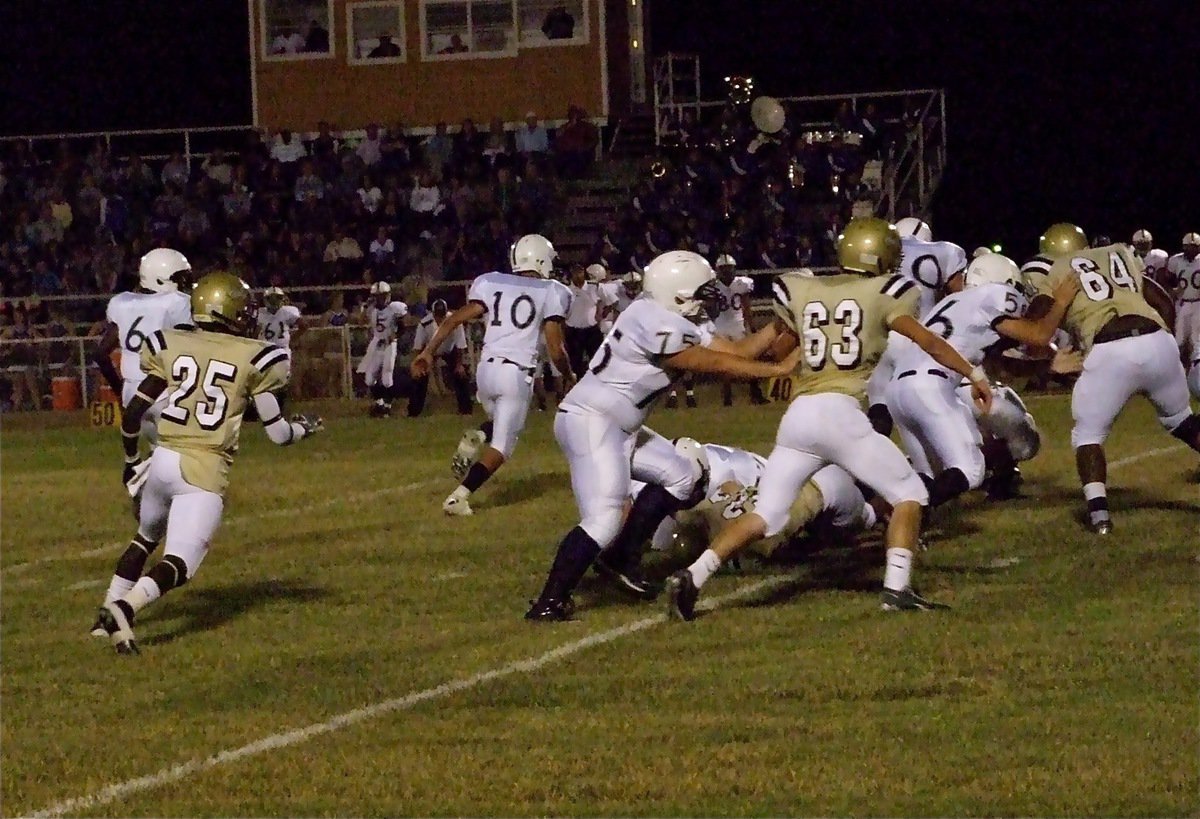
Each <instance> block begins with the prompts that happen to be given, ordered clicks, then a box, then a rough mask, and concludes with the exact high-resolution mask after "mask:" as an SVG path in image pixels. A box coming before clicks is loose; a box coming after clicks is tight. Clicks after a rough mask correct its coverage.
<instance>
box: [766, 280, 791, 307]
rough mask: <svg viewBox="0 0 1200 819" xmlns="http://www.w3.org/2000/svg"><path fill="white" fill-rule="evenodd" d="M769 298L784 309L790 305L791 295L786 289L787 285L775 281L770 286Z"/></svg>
mask: <svg viewBox="0 0 1200 819" xmlns="http://www.w3.org/2000/svg"><path fill="white" fill-rule="evenodd" d="M771 296H772V297H773V298H774V299H775V301H777V302H778V303H779V304H781V305H783V306H784V307H787V306H788V305H789V304H791V303H792V294H791V292H790V291H789V290H788V289H787V284H785V283H784V281H783V279H776V280H775V281H774V282H773V283H772V284H771Z"/></svg>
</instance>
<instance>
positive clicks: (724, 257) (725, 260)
mask: <svg viewBox="0 0 1200 819" xmlns="http://www.w3.org/2000/svg"><path fill="white" fill-rule="evenodd" d="M713 267H737V262H736V261H734V259H733V257H732V256H730V255H729V254H728V253H722V254H721V255H720V256H718V257H717V263H716V264H715V265H713Z"/></svg>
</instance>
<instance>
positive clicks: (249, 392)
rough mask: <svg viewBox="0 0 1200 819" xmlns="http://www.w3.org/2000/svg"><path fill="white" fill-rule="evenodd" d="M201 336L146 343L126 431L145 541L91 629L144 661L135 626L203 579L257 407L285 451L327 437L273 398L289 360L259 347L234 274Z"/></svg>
mask: <svg viewBox="0 0 1200 819" xmlns="http://www.w3.org/2000/svg"><path fill="white" fill-rule="evenodd" d="M191 306H192V317H193V319H194V321H195V323H196V326H197V329H195V330H182V331H181V330H159V331H157V332H155V333H153V334H152V335H151V336H150V337H148V338H147V339H146V343H145V345H144V347H143V349H142V366H143V369H144V370H145V373H146V378H145V379H144V380H143V381H142V384H141V386H140V387H139V388H138V391H137V394H136V395H134V397H133V400H132V401H130V403H129V406H128V407H127V408H126V410H125V414H124V417H123V418H122V421H121V434H122V436H123V437H124V443H125V472H124V474H123V476H122V478H123V480H124V482H125V485H126V487H127V488H128V489H129V491H130V494H134V495H136V496H138V497H140V499H141V504H140V515H139V520H138V531H137V534H136V535H135V536H134V538H133V540H132V541H131V542H130V544H129V547H128V548H127V549H126V550H125V553H124V554H123V555H122V556H121V559H120V560H119V561H118V563H117V568H116V572H115V573H114V575H113V577H112V580H111V581H110V583H109V588H108V593H107V594H106V596H105V603H104V605H103V606H101V608H100V612H99V616H98V617H97V620H96V623H95V624H94V625H93V627H92V633H93V634H96V635H97V636H105V635H107V636H108V637H110V638H111V640H112V643H113V645H114V646H115V647H116V649H117V651H118V652H120V653H125V654H127V653H136V652H137V644H136V642H135V640H134V635H133V630H132V624H133V619H134V616H135V615H136V614H137V612H138V611H140V610H141V609H142V608H144V607H145V606H147V605H149V604H150V603H153V602H154V601H155V600H157V599H158V598H159V597H161V596H162V595H163V594H165V593H167V592H168V591H170V590H171V589H174V588H176V587H178V586H182V585H183V584H184V583H185V582H186V581H188V580H189V579H190V578H192V577H193V576H194V575H195V574H196V570H197V569H199V568H200V564H201V562H202V561H203V560H204V557H205V555H206V554H207V553H208V547H209V542H210V541H211V540H212V537H213V535H214V534H215V533H216V530H217V526H218V525H219V524H220V522H221V512H222V509H223V508H224V505H225V490H226V487H227V486H228V483H229V467H230V465H231V464H232V463H233V456H234V453H235V452H237V447H238V437H239V433H240V431H241V426H242V415H243V413H244V412H245V410H246V407H247V405H248V404H249V403H250V402H253V404H254V407H255V409H256V410H257V411H258V415H259V417H260V418H262V420H263V425H264V427H265V428H266V431H267V435H268V436H269V437H270V439H271V440H272V441H273V442H274V443H276V444H279V445H282V446H286V445H288V444H291V443H294V442H296V441H299V440H301V439H303V438H304V437H306V436H308V435H312V434H313V433H315V432H317V431H319V430H320V429H321V422H320V419H319V418H306V417H304V416H297V417H296V418H295V419H294V420H293V421H291V422H288V421H285V420H284V419H283V418H282V416H281V415H280V411H279V405H278V403H277V402H276V401H275V397H274V396H273V395H272V394H271V391H272V390H276V389H279V388H280V387H282V386H284V385H285V384H286V383H287V367H286V364H287V355H286V354H285V353H284V352H283V351H282V350H280V349H279V348H277V347H275V346H274V345H272V344H267V343H265V342H262V341H258V340H255V339H253V338H250V337H249V336H252V335H253V334H254V332H255V331H256V330H257V325H256V321H255V311H254V306H253V304H252V303H251V300H250V289H249V288H248V287H247V286H246V284H245V282H243V281H242V280H241V279H239V278H237V277H236V276H233V275H231V274H229V273H210V274H208V275H207V276H205V277H204V278H202V279H201V280H200V281H199V282H197V284H196V288H195V290H193V292H192V298H191ZM160 396H166V404H165V406H164V407H163V410H162V414H161V417H160V418H159V421H158V432H159V446H158V448H156V449H155V450H154V453H153V454H152V455H151V456H150V457H149V459H148V460H145V461H142V460H140V459H139V457H138V453H137V434H138V426H139V424H140V423H141V418H142V416H143V415H144V414H145V412H146V410H147V409H149V407H151V406H152V405H153V404H154V403H155V402H156V401H157V400H158V399H159V397H160ZM164 535H165V537H166V547H165V554H164V556H163V559H162V560H161V561H160V562H159V563H158V564H157V565H155V566H154V567H153V568H152V569H151V570H150V571H149V573H147V574H146V576H145V577H142V569H143V567H144V566H145V564H146V559H147V558H148V557H149V556H150V554H151V553H152V552H153V551H154V549H155V548H156V546H157V544H158V541H159V539H160V538H162V537H163V536H164Z"/></svg>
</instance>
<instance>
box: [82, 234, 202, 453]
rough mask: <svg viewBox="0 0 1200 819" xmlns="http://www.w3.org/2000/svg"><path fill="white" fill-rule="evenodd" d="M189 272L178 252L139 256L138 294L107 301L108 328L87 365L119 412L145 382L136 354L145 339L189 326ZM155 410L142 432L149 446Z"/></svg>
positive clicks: (161, 249) (159, 250) (189, 268)
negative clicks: (115, 360) (116, 358)
mask: <svg viewBox="0 0 1200 819" xmlns="http://www.w3.org/2000/svg"><path fill="white" fill-rule="evenodd" d="M191 273H192V266H191V265H190V264H189V263H188V260H187V258H186V257H184V255H183V254H182V253H180V252H179V251H177V250H171V249H169V248H156V249H154V250H151V251H150V252H149V253H147V254H146V255H145V256H143V257H142V259H141V262H140V264H139V265H138V287H137V289H136V290H133V291H130V292H128V293H118V294H117V295H115V296H113V297H112V298H111V299H110V300H109V302H108V309H107V310H106V311H105V317H106V318H107V319H108V322H109V324H108V327H107V329H106V330H105V332H104V336H103V337H102V338H101V339H100V344H99V346H98V347H97V348H96V352H95V353H94V354H93V356H92V360H93V361H94V362H95V363H96V366H97V367H99V369H100V372H101V374H102V375H103V376H104V378H105V380H106V381H108V383H109V386H111V387H112V388H113V391H114V392H116V393H117V394H119V395H120V396H121V406H122V407H128V406H129V402H130V401H131V400H133V396H134V394H135V393H137V388H138V385H139V384H141V383H142V379H143V378H145V377H146V376H145V373H143V372H142V362H141V355H140V354H141V350H142V345H143V344H144V343H145V341H146V339H147V338H149V337H150V336H152V335H154V333H156V332H158V331H159V330H168V329H171V328H173V327H178V326H189V325H191V323H192V306H191V301H190V300H189V298H188V295H187V293H188V291H189V290H190V289H191V285H192V282H191ZM118 347H119V348H120V350H121V372H120V374H119V375H118V373H117V371H116V370H115V369H113V366H112V360H111V359H110V358H109V356H110V355H111V354H112V351H113V350H115V349H117V348H118ZM159 409H161V407H160V406H155V407H151V408H150V410H149V411H148V412H147V413H146V417H145V422H146V424H145V428H144V429H143V430H142V432H143V435H144V437H145V439H146V440H147V441H149V442H150V443H151V444H152V443H153V442H154V437H155V421H156V420H157V419H158V411H159Z"/></svg>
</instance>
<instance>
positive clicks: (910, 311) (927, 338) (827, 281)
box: [668, 218, 991, 620]
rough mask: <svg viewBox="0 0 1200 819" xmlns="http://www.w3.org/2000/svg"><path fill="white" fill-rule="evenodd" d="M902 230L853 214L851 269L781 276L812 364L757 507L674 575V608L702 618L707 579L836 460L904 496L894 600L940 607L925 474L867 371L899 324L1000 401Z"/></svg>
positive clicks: (984, 394)
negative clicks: (920, 563)
mask: <svg viewBox="0 0 1200 819" xmlns="http://www.w3.org/2000/svg"><path fill="white" fill-rule="evenodd" d="M899 257H900V237H899V235H898V234H897V233H896V229H895V228H894V227H893V226H892V225H890V224H888V223H887V222H885V221H884V220H882V219H875V218H867V219H862V218H860V219H853V220H851V221H850V223H849V224H848V225H846V230H845V232H844V233H843V234H842V236H841V238H840V240H839V242H838V262H839V264H840V266H841V268H842V270H843V271H844V275H837V276H827V277H822V278H816V277H811V276H803V275H799V274H786V275H783V276H780V277H779V278H778V279H777V280H776V282H775V288H774V294H775V314H776V320H775V322H774V323H773V324H772V325H770V326H769V327H768V328H764V329H765V331H769V332H772V333H773V335H774V339H773V343H774V348H775V351H776V353H777V354H778V353H779V352H783V351H786V350H801V351H802V352H803V358H802V360H803V363H804V364H805V365H807V371H806V372H803V373H801V375H800V380H799V385H798V387H797V396H798V397H796V398H795V399H793V401H792V404H791V406H790V407H788V410H787V413H786V414H785V415H784V417H783V421H782V422H781V423H780V425H779V431H778V432H777V433H776V436H775V448H774V449H773V450H772V452H771V455H770V457H768V458H767V466H766V469H765V470H764V472H763V477H762V480H761V481H760V483H759V493H758V501H757V507H756V509H755V511H754V512H753V513H752V514H747V515H744V516H742V517H740V518H738V520H736V521H734V522H733V523H731V524H730V525H729V526H728V527H727V528H725V529H724V530H722V531H721V533H720V534H719V535H718V536H717V538H716V539H715V540H714V541H713V543H712V546H711V548H709V549H708V550H706V551H705V552H704V554H702V555H701V556H700V557H699V559H697V560H696V562H694V563H693V564H692V565H691V566H690V567H688V568H687V569H685V570H683V571H680V572H676V573H675V574H673V575H672V576H671V578H670V580H669V581H668V588H669V591H670V601H669V604H668V612H669V613H670V614H671V616H673V617H677V618H681V619H685V620H690V619H692V617H693V616H694V610H695V604H696V599H697V597H698V594H699V591H698V590H699V588H700V587H701V586H702V585H703V584H704V583H705V582H706V581H707V580H708V578H709V577H711V576H712V574H713V573H714V572H715V571H716V570H717V569H718V568H720V566H721V562H722V561H723V560H725V559H726V558H728V557H730V556H731V555H733V554H734V553H736V552H737V551H738V550H739V549H741V548H742V547H744V546H746V545H747V544H749V543H751V542H753V541H756V540H760V539H762V538H763V537H770V536H773V535H775V534H777V533H778V532H780V531H781V530H782V529H783V527H784V525H785V524H786V523H787V519H788V512H789V510H790V509H791V506H792V502H793V501H794V500H795V499H796V496H797V495H798V494H799V492H800V489H801V487H803V486H804V484H805V482H806V481H808V479H809V478H811V477H812V476H813V474H814V473H816V471H817V470H818V469H820V468H821V467H822V466H825V465H826V464H830V463H832V464H837V465H838V466H840V467H842V468H843V469H845V470H846V471H847V472H849V473H850V474H851V475H853V476H854V477H855V479H857V480H859V481H861V482H863V483H865V484H866V485H868V486H870V487H871V488H872V489H874V490H875V492H876V493H877V494H878V495H879V496H881V497H882V498H883V499H884V500H885V501H887V502H888V503H889V504H891V505H892V508H893V511H892V517H891V520H890V522H889V524H888V529H887V536H886V541H887V546H888V565H887V572H886V574H885V575H884V593H883V606H884V608H885V609H920V608H931V607H933V605H934V604H931V603H929V602H928V601H926V600H924V599H922V598H921V597H920V596H918V595H917V594H916V593H915V592H914V591H913V590H912V588H911V586H910V583H909V575H910V571H911V562H912V553H913V550H914V549H915V547H916V544H917V538H918V536H919V534H920V527H921V508H922V507H923V506H924V505H925V504H926V503H927V502H928V493H927V491H926V489H925V484H924V483H922V482H921V479H920V478H919V477H917V474H916V473H915V472H914V471H913V468H912V466H911V465H910V464H909V463H908V460H907V459H905V457H904V455H903V454H902V453H901V452H900V450H899V449H897V448H896V445H895V444H893V443H892V442H891V440H889V439H888V438H885V437H884V436H883V435H880V434H879V433H878V432H876V431H875V430H874V429H873V428H872V426H871V422H870V421H869V420H868V419H867V416H866V414H865V413H864V412H863V410H862V407H861V403H860V402H861V401H862V398H863V396H864V394H865V392H866V381H867V377H868V376H869V375H870V373H871V368H872V367H874V366H875V364H876V362H877V361H879V357H880V356H881V355H882V354H883V351H884V347H885V345H886V344H887V338H888V332H889V331H891V330H895V331H896V332H898V333H900V334H901V335H904V336H907V337H908V338H910V339H912V340H913V341H915V342H916V343H917V345H918V346H919V347H921V348H922V349H924V350H925V351H926V352H928V353H929V354H930V355H931V356H933V358H934V360H935V361H936V362H937V363H938V364H939V365H941V366H943V367H946V368H947V369H949V370H952V371H954V372H957V373H959V374H960V375H963V376H967V377H969V378H970V380H971V382H972V385H973V388H974V392H975V398H976V400H978V401H980V402H981V404H982V405H983V406H984V407H987V406H989V405H990V403H991V389H990V388H989V386H988V382H987V378H986V376H985V375H984V373H983V371H982V370H981V369H979V368H977V367H974V366H973V365H971V364H970V362H968V361H967V360H966V359H964V358H963V357H962V356H961V355H960V354H959V353H958V352H956V351H955V349H954V348H953V347H951V346H950V345H949V344H947V343H946V341H945V340H944V339H943V338H942V337H941V336H939V335H937V334H936V333H934V332H932V331H930V330H929V329H927V328H926V327H924V326H923V325H921V323H920V322H919V321H917V319H916V318H915V314H916V311H917V300H918V297H919V291H918V290H917V285H916V284H914V283H913V282H911V281H909V280H907V279H905V278H903V277H901V276H896V275H894V271H895V269H896V264H897V262H898V261H899Z"/></svg>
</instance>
